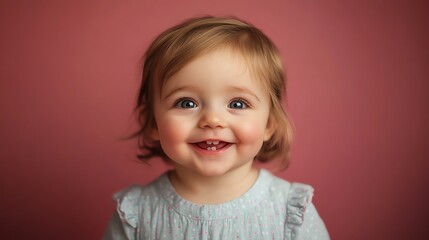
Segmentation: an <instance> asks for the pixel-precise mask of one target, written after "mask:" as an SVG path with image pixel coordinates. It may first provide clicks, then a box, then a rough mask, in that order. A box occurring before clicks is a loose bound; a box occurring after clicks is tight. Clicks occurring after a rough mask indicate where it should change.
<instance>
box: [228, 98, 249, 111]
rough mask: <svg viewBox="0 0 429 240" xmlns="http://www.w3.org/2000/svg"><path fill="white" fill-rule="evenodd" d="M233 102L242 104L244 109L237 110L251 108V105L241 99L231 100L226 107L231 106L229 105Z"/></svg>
mask: <svg viewBox="0 0 429 240" xmlns="http://www.w3.org/2000/svg"><path fill="white" fill-rule="evenodd" d="M233 102H240V103H243V104H244V108H239V109H246V108H251V107H252V105H251V104H250V103H249V101H247V100H245V99H243V98H236V99H232V100H231V102H229V104H228V106H230V105H231V103H233Z"/></svg>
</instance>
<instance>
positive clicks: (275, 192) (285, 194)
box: [262, 170, 314, 206]
mask: <svg viewBox="0 0 429 240" xmlns="http://www.w3.org/2000/svg"><path fill="white" fill-rule="evenodd" d="M262 172H263V174H265V175H267V178H268V179H270V187H269V192H270V195H271V197H272V198H275V199H276V200H277V201H279V200H281V199H283V200H284V201H285V203H286V204H288V205H289V204H291V205H293V206H307V205H308V204H309V203H311V200H312V197H313V193H314V189H313V187H312V186H311V185H308V184H304V183H298V182H289V181H287V180H285V179H282V178H280V177H277V176H275V175H273V174H272V173H270V172H268V171H267V170H262Z"/></svg>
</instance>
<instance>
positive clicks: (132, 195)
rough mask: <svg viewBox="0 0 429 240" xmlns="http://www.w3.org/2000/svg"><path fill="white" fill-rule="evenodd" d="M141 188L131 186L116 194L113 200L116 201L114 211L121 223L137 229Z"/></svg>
mask: <svg viewBox="0 0 429 240" xmlns="http://www.w3.org/2000/svg"><path fill="white" fill-rule="evenodd" d="M140 197H141V187H140V186H131V187H129V188H127V189H125V190H123V191H120V192H117V193H116V194H115V195H114V196H113V198H114V199H115V200H116V204H117V205H116V210H117V211H118V214H119V217H120V218H121V220H122V222H123V223H125V224H127V225H129V226H130V227H132V228H137V224H138V216H139V209H140Z"/></svg>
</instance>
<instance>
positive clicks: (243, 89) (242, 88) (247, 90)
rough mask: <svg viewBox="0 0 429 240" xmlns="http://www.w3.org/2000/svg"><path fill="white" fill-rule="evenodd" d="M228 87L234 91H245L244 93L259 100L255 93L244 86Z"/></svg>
mask: <svg viewBox="0 0 429 240" xmlns="http://www.w3.org/2000/svg"><path fill="white" fill-rule="evenodd" d="M230 88H231V89H233V90H235V91H239V92H245V93H247V94H249V95H251V96H252V97H254V98H256V100H258V101H259V102H260V101H261V100H260V99H259V98H258V96H257V95H256V94H254V93H253V92H252V91H250V90H249V89H247V88H244V87H230Z"/></svg>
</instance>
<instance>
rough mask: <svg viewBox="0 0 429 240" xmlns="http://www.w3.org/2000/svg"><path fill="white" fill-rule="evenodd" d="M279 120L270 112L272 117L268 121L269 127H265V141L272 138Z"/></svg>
mask: <svg viewBox="0 0 429 240" xmlns="http://www.w3.org/2000/svg"><path fill="white" fill-rule="evenodd" d="M276 127H277V122H276V121H275V118H274V117H273V116H272V115H271V114H270V117H269V118H268V121H267V127H266V128H265V132H264V142H266V141H268V140H270V138H271V137H272V136H273V134H274V131H275V130H276Z"/></svg>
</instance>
